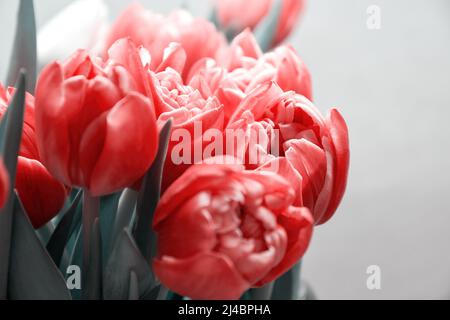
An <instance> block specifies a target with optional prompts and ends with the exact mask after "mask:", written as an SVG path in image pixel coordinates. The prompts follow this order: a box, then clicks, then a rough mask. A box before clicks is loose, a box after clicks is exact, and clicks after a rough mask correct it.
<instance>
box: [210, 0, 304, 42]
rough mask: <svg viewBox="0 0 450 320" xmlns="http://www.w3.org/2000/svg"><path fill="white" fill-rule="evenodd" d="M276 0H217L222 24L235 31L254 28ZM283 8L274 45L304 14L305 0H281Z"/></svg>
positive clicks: (284, 36)
mask: <svg viewBox="0 0 450 320" xmlns="http://www.w3.org/2000/svg"><path fill="white" fill-rule="evenodd" d="M274 1H275V0H215V3H216V8H217V15H218V19H219V22H220V24H221V25H222V26H223V27H224V28H226V29H231V30H233V31H235V32H240V31H242V30H244V29H246V28H251V29H254V28H256V27H257V26H258V24H259V23H260V22H261V21H262V20H263V19H264V18H265V17H266V16H267V15H268V14H269V12H270V11H271V9H272V8H273V6H274ZM281 1H282V8H281V14H280V17H279V22H278V25H277V26H276V32H275V38H274V39H273V41H272V46H273V47H275V46H277V45H278V44H280V43H281V42H282V41H283V40H284V39H285V38H286V37H288V36H289V35H290V33H291V32H292V30H293V29H294V27H295V25H296V24H297V22H298V20H299V18H300V15H301V14H302V12H303V10H304V7H305V1H304V0H281Z"/></svg>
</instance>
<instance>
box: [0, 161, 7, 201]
mask: <svg viewBox="0 0 450 320" xmlns="http://www.w3.org/2000/svg"><path fill="white" fill-rule="evenodd" d="M8 192H9V177H8V173H7V172H6V169H5V166H4V164H3V160H1V159H0V209H1V208H3V206H4V205H5V203H6V199H7V197H8Z"/></svg>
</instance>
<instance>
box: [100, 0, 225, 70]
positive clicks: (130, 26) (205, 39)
mask: <svg viewBox="0 0 450 320" xmlns="http://www.w3.org/2000/svg"><path fill="white" fill-rule="evenodd" d="M124 37H130V38H131V39H132V40H133V41H134V42H135V43H136V44H137V45H139V46H140V45H142V46H144V47H145V48H146V49H147V50H148V51H149V52H150V55H151V61H150V68H151V69H152V70H156V69H157V67H158V66H159V65H160V64H161V62H162V61H163V60H164V49H166V48H167V47H168V46H169V44H170V43H172V42H176V43H179V44H181V46H182V47H183V48H184V50H185V52H186V65H185V67H186V69H185V71H184V72H182V74H183V75H187V73H188V72H189V69H190V67H191V66H192V65H193V64H194V63H195V62H196V61H198V60H200V59H201V58H204V57H214V56H215V54H216V51H217V49H218V48H219V47H221V46H223V44H224V43H225V39H224V37H223V35H222V34H221V33H219V32H218V31H217V30H216V28H215V27H214V25H213V24H212V23H210V22H209V21H207V20H204V19H201V18H194V17H193V16H191V14H190V13H188V12H187V11H182V10H180V11H175V12H173V13H171V14H170V15H169V16H163V15H160V14H156V13H153V12H151V11H148V10H145V9H144V8H143V7H142V6H141V5H140V4H138V3H135V4H132V5H130V6H129V7H128V9H126V10H125V11H124V12H123V13H122V14H121V15H120V17H119V18H117V20H116V21H115V23H114V25H113V26H112V28H111V30H110V31H109V34H108V36H107V41H106V43H107V46H108V47H109V46H110V45H111V44H112V43H114V42H115V41H116V40H118V39H120V38H124Z"/></svg>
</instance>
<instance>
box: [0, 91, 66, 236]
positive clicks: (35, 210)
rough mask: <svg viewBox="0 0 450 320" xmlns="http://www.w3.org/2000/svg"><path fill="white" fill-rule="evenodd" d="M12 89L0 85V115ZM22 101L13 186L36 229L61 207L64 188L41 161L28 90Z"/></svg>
mask: <svg viewBox="0 0 450 320" xmlns="http://www.w3.org/2000/svg"><path fill="white" fill-rule="evenodd" d="M14 91H15V90H14V88H8V89H7V90H5V89H4V88H3V86H1V85H0V118H2V117H3V115H4V114H5V112H6V110H7V106H8V105H9V103H10V102H11V99H12V97H13V95H14ZM25 101H26V102H25V119H24V126H23V133H22V141H21V145H20V150H19V158H18V162H17V175H16V180H15V188H16V190H17V193H18V195H19V197H20V200H21V201H22V203H23V205H24V208H25V210H26V212H27V214H28V216H29V218H30V220H31V222H32V224H33V226H34V227H35V228H36V229H37V228H40V227H41V226H43V225H44V224H46V223H47V222H48V221H50V220H51V219H52V218H53V217H55V215H56V214H58V212H59V211H60V209H61V208H62V207H63V205H64V201H65V199H66V188H65V186H64V184H62V183H60V182H58V181H57V180H56V179H55V178H53V177H52V176H51V175H50V173H49V172H48V171H47V169H46V168H45V167H44V165H43V164H42V162H41V157H40V156H39V152H38V148H37V138H36V132H35V101H34V97H33V96H32V95H30V94H28V93H27V94H26V99H25ZM1 171H2V169H0V176H2V178H1V181H2V182H1V183H0V185H2V187H1V188H0V190H5V189H4V186H5V184H4V183H5V180H4V179H5V176H4V174H2V173H1ZM1 194H4V191H0V199H1V198H2V195H1ZM1 202H2V201H1V200H0V203H1Z"/></svg>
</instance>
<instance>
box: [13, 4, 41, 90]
mask: <svg viewBox="0 0 450 320" xmlns="http://www.w3.org/2000/svg"><path fill="white" fill-rule="evenodd" d="M36 64H37V44H36V19H35V15H34V5H33V0H20V5H19V12H18V15H17V27H16V35H15V39H14V45H13V52H12V55H11V61H10V66H9V71H8V78H7V80H6V83H7V84H8V85H10V86H12V85H14V84H15V82H16V81H17V79H18V78H19V74H20V70H21V69H22V68H25V69H26V70H27V74H28V82H27V86H26V91H28V92H30V93H34V88H35V85H36Z"/></svg>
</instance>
